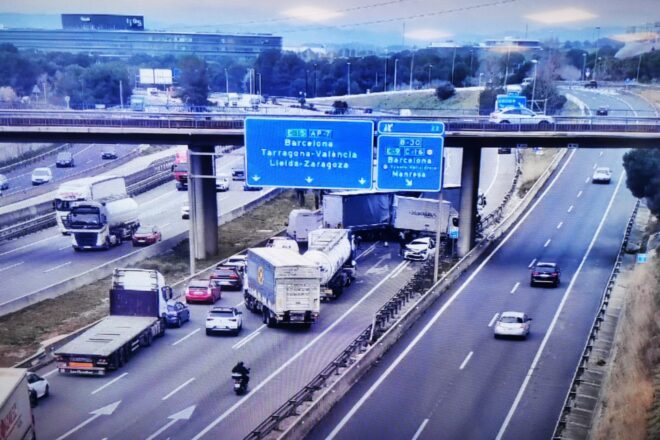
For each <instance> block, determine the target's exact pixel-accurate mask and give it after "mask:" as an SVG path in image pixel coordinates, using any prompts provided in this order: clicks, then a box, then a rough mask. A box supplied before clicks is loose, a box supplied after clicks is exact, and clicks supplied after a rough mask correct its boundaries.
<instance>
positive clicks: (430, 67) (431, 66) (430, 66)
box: [428, 64, 433, 88]
mask: <svg viewBox="0 0 660 440" xmlns="http://www.w3.org/2000/svg"><path fill="white" fill-rule="evenodd" d="M428 67H429V88H430V87H431V69H432V68H433V65H432V64H429V66H428Z"/></svg>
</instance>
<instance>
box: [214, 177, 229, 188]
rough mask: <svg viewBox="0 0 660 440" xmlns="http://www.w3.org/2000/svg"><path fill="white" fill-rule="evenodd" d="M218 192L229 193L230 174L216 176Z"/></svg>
mask: <svg viewBox="0 0 660 440" xmlns="http://www.w3.org/2000/svg"><path fill="white" fill-rule="evenodd" d="M215 189H216V191H229V174H218V175H217V176H215Z"/></svg>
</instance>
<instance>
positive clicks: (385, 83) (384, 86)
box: [383, 58, 387, 92]
mask: <svg viewBox="0 0 660 440" xmlns="http://www.w3.org/2000/svg"><path fill="white" fill-rule="evenodd" d="M384 78H385V79H384V80H383V92H387V58H385V76H384Z"/></svg>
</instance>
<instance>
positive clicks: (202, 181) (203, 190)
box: [188, 145, 218, 259]
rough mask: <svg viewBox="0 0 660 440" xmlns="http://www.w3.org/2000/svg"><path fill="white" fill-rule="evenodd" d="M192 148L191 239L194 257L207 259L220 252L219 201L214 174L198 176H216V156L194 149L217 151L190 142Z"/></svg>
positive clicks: (189, 180) (190, 184)
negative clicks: (192, 240) (214, 163)
mask: <svg viewBox="0 0 660 440" xmlns="http://www.w3.org/2000/svg"><path fill="white" fill-rule="evenodd" d="M189 151H190V169H189V171H188V173H189V175H188V191H190V195H189V197H190V218H191V219H192V221H191V227H192V228H193V230H192V231H191V232H192V234H191V239H194V255H195V258H196V259H205V258H210V257H213V256H215V255H217V254H218V201H217V196H216V189H215V178H209V177H199V176H214V167H213V161H214V160H215V156H213V155H211V154H203V155H198V154H195V153H214V152H215V146H212V145H211V146H209V145H191V146H189Z"/></svg>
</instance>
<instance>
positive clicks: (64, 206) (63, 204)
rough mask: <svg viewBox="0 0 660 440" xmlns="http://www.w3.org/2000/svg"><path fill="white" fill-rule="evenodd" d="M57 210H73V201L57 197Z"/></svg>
mask: <svg viewBox="0 0 660 440" xmlns="http://www.w3.org/2000/svg"><path fill="white" fill-rule="evenodd" d="M55 211H71V202H70V201H68V200H62V199H55Z"/></svg>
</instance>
